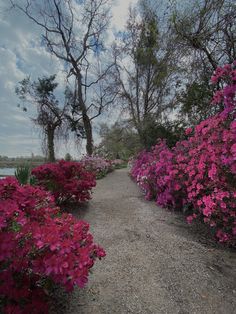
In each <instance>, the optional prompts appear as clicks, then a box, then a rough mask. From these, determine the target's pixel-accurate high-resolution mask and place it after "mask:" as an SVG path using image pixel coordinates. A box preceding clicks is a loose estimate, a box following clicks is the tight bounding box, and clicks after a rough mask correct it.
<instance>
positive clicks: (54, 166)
mask: <svg viewBox="0 0 236 314" xmlns="http://www.w3.org/2000/svg"><path fill="white" fill-rule="evenodd" d="M32 175H34V176H35V177H36V179H37V184H38V185H40V186H42V187H44V188H45V189H46V190H48V191H51V192H52V194H53V195H54V197H55V199H56V201H57V203H58V204H61V203H64V202H67V203H68V202H75V203H78V202H84V201H86V200H89V199H90V198H91V189H92V188H93V187H95V186H96V181H95V176H94V175H93V173H91V172H90V171H87V170H86V169H85V168H84V165H83V164H82V163H79V162H73V161H64V160H61V161H59V162H57V163H49V164H44V165H41V166H39V167H36V168H34V169H33V170H32Z"/></svg>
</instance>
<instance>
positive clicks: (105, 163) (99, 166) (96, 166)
mask: <svg viewBox="0 0 236 314" xmlns="http://www.w3.org/2000/svg"><path fill="white" fill-rule="evenodd" d="M80 162H81V164H82V165H83V167H84V169H86V170H87V171H89V172H92V173H93V174H94V175H95V176H96V178H97V179H101V178H103V177H105V176H106V175H107V173H109V172H111V171H112V170H113V169H114V168H113V164H112V161H111V160H108V159H105V158H103V157H99V156H84V157H83V158H82V159H81V161H80Z"/></svg>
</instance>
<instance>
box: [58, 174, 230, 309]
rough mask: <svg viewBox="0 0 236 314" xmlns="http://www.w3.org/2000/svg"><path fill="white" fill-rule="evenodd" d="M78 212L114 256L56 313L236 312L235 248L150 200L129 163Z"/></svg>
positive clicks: (97, 266) (102, 182)
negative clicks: (225, 246) (212, 238)
mask: <svg viewBox="0 0 236 314" xmlns="http://www.w3.org/2000/svg"><path fill="white" fill-rule="evenodd" d="M74 214H75V215H77V216H79V217H80V218H83V219H85V220H87V221H88V222H89V223H90V225H91V232H92V233H93V235H94V238H95V242H97V243H99V244H100V245H101V246H103V247H104V248H105V250H106V253H107V256H106V258H105V259H103V260H102V261H97V263H96V264H95V266H94V268H93V273H92V274H91V275H90V278H89V284H88V285H87V287H86V288H85V289H84V290H76V291H75V292H74V293H73V294H72V295H71V296H69V297H68V296H66V297H65V296H63V297H61V298H60V300H58V301H57V302H58V304H57V313H63V314H77V313H78V314H113V313H119V314H123V313H124V314H125V313H135V314H137V313H143V314H146V313H147V314H154V313H157V314H159V313H160V314H165V313H166V314H172V313H173V314H175V313H178V314H187V313H191V314H195V313H199V314H200V313H201V314H208V313H211V314H213V313H214V314H218V313H219V314H221V313H222V314H231V313H232V314H233V313H234V314H235V313H236V253H235V251H234V252H233V251H228V250H225V249H222V248H220V247H218V246H216V245H215V244H213V243H212V242H211V241H210V240H204V239H205V234H202V233H201V232H199V231H198V230H195V229H194V227H192V226H188V225H187V224H186V223H185V221H184V220H183V217H182V215H180V214H176V213H171V212H168V211H166V210H164V209H160V208H158V207H157V206H156V205H155V204H154V203H153V202H147V201H145V200H144V199H143V196H142V194H141V193H140V191H139V189H138V188H137V186H136V185H135V184H134V183H133V182H132V181H131V180H130V178H129V177H128V175H127V170H126V169H122V170H117V171H115V172H113V173H111V174H109V175H108V176H107V177H106V178H104V179H102V180H100V181H99V182H98V185H97V188H96V189H95V192H94V194H93V200H92V201H91V202H90V204H89V205H88V207H87V208H86V209H84V210H83V211H82V213H81V211H80V214H78V212H77V213H76V212H75V213H74ZM64 297H65V298H66V301H65V298H64Z"/></svg>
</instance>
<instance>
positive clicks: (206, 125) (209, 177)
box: [131, 63, 236, 245]
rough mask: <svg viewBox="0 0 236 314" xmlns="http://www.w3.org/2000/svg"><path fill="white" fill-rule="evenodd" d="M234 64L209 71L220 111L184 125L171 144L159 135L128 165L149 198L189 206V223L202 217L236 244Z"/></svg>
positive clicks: (224, 238) (171, 205) (221, 238)
mask: <svg viewBox="0 0 236 314" xmlns="http://www.w3.org/2000/svg"><path fill="white" fill-rule="evenodd" d="M235 66H236V63H234V64H233V65H225V66H224V67H222V68H218V69H217V70H216V72H215V73H214V76H213V77H212V82H213V83H219V82H220V81H221V84H222V86H223V87H222V89H220V90H217V91H216V93H215V95H214V97H213V101H212V103H213V105H214V104H217V105H220V104H223V105H224V109H223V110H222V111H221V112H220V113H218V114H216V115H215V116H212V117H210V118H209V119H207V120H205V121H203V122H201V123H200V124H199V125H197V126H196V127H195V129H194V130H193V129H190V128H189V129H187V130H186V136H187V139H186V140H183V141H181V142H178V143H177V144H176V146H175V147H173V148H172V149H170V148H168V147H167V145H166V143H165V142H164V141H162V142H159V143H158V144H157V145H156V146H155V147H153V148H152V150H151V151H150V152H146V151H143V152H141V153H140V154H139V155H138V157H137V159H136V160H135V162H134V164H133V167H132V169H131V175H132V177H133V178H134V179H135V180H136V181H137V183H138V184H139V185H140V187H141V188H142V189H143V191H144V193H145V196H146V198H147V199H152V198H154V199H155V200H156V202H157V204H158V205H160V206H163V207H167V208H174V209H184V210H186V209H187V210H188V212H189V211H190V212H191V214H190V215H189V216H188V217H187V220H188V222H189V223H191V222H192V221H193V220H194V219H196V218H199V219H201V220H203V221H204V222H205V223H206V224H208V225H209V226H210V227H212V228H214V230H215V235H216V237H217V239H218V240H219V241H220V242H227V243H229V244H230V245H236V121H235V118H236V100H235V94H236V70H235ZM225 82H227V83H225Z"/></svg>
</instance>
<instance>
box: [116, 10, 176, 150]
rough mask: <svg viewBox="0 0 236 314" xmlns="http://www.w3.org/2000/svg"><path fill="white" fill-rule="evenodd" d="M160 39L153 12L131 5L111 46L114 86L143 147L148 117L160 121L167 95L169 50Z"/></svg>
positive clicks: (170, 68) (171, 65)
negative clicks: (125, 22) (114, 64)
mask: <svg viewBox="0 0 236 314" xmlns="http://www.w3.org/2000/svg"><path fill="white" fill-rule="evenodd" d="M163 40H164V38H163V36H162V34H161V33H160V31H159V29H158V20H157V16H156V15H155V14H154V13H153V11H152V10H151V9H150V8H148V7H147V8H146V10H143V11H142V13H140V11H139V10H138V9H137V8H133V9H130V15H129V19H128V22H127V30H126V32H125V33H123V34H122V35H121V40H120V41H119V43H118V44H116V45H115V46H114V56H115V60H116V71H115V72H114V74H113V80H114V89H115V90H118V96H119V97H120V99H121V100H122V102H123V104H124V106H125V108H127V109H128V112H129V114H130V116H131V118H132V121H133V124H134V127H135V128H136V130H137V132H138V134H139V137H140V140H141V142H142V144H143V145H144V146H148V139H147V136H146V135H147V132H146V128H147V127H149V125H150V123H149V122H150V120H155V121H161V119H162V114H163V110H164V109H166V107H167V104H169V102H170V98H171V94H170V85H171V83H172V79H173V73H174V71H173V69H174V62H173V59H172V58H171V55H172V49H170V47H169V46H168V45H166V44H165V43H164V42H163ZM168 94H169V96H168V97H169V99H168V101H166V100H167V95H168Z"/></svg>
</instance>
